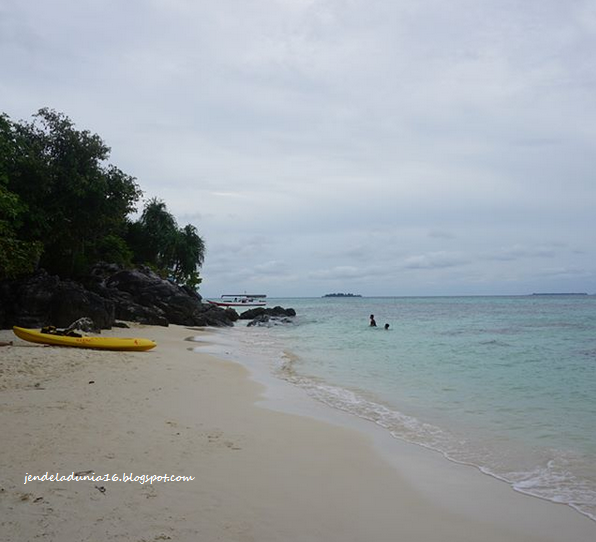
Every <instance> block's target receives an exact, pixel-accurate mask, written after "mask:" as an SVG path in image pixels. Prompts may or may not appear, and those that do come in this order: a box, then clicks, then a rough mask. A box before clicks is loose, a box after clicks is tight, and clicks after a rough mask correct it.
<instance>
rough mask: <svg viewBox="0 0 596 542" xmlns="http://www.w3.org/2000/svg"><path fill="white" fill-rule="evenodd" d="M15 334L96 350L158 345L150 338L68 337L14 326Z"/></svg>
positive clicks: (148, 347) (35, 340) (46, 342)
mask: <svg viewBox="0 0 596 542" xmlns="http://www.w3.org/2000/svg"><path fill="white" fill-rule="evenodd" d="M12 330H13V332H14V334H15V335H16V336H17V337H18V338H19V339H23V340H24V341H29V342H32V343H38V344H49V345H52V346H71V347H75V348H92V349H95V350H121V351H128V352H142V351H145V350H151V348H155V347H156V346H157V345H156V344H155V342H153V341H152V340H150V339H140V338H130V339H129V338H123V337H67V336H65V335H52V334H51V333H41V332H40V331H37V330H35V329H26V328H23V327H16V326H15V327H13V328H12Z"/></svg>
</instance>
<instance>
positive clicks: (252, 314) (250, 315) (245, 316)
mask: <svg viewBox="0 0 596 542" xmlns="http://www.w3.org/2000/svg"><path fill="white" fill-rule="evenodd" d="M264 314H265V315H267V316H290V317H292V316H296V311H295V310H294V309H284V308H283V307H280V306H277V307H273V308H272V309H266V308H264V307H257V308H255V309H249V310H247V311H245V312H243V313H242V314H241V315H240V317H239V318H240V319H241V320H253V319H254V318H256V317H257V316H261V315H264Z"/></svg>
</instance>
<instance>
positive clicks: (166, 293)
mask: <svg viewBox="0 0 596 542" xmlns="http://www.w3.org/2000/svg"><path fill="white" fill-rule="evenodd" d="M82 317H89V318H91V320H92V321H93V323H94V324H95V326H96V327H97V328H102V329H108V328H110V327H111V326H112V325H113V324H114V322H115V320H116V319H118V320H128V321H134V322H139V323H142V324H149V325H161V326H167V325H168V324H170V323H172V324H178V325H187V326H229V325H232V324H233V322H234V321H235V320H237V319H238V314H237V313H236V312H235V311H234V310H230V309H222V308H219V307H216V306H213V305H206V304H203V303H202V298H201V296H200V295H199V294H198V293H196V292H195V291H193V290H191V289H190V288H185V287H181V286H178V285H176V284H173V283H171V282H169V281H167V280H164V279H162V278H160V277H159V276H158V275H157V274H155V273H154V272H153V271H151V270H150V269H148V268H139V269H134V270H122V269H119V268H118V267H117V266H113V265H106V264H101V265H98V266H96V268H95V269H94V270H93V271H92V273H91V275H90V276H89V277H87V278H85V279H84V280H83V281H81V283H77V282H74V281H70V280H61V279H59V278H58V277H55V276H51V275H48V274H47V273H46V272H45V271H39V272H37V273H36V274H34V275H32V276H30V277H28V278H26V279H22V280H18V281H5V282H3V283H0V327H2V328H7V327H11V326H14V325H17V326H22V327H33V328H35V327H43V326H47V325H53V326H56V327H67V326H69V325H70V324H71V323H72V322H74V321H75V320H78V319H79V318H82Z"/></svg>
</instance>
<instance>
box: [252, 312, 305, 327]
mask: <svg viewBox="0 0 596 542" xmlns="http://www.w3.org/2000/svg"><path fill="white" fill-rule="evenodd" d="M293 323H294V321H293V320H292V319H291V318H289V317H287V316H283V317H281V316H269V315H268V314H261V315H259V316H257V317H256V318H254V319H253V320H251V321H250V322H248V324H247V327H252V326H259V327H261V326H264V327H272V326H279V325H282V324H293Z"/></svg>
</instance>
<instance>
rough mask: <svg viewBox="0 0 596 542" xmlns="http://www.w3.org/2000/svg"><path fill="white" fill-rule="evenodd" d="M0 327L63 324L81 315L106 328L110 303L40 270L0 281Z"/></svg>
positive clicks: (111, 308) (110, 315)
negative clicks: (28, 274)
mask: <svg viewBox="0 0 596 542" xmlns="http://www.w3.org/2000/svg"><path fill="white" fill-rule="evenodd" d="M0 306H2V307H4V311H3V313H4V314H3V321H2V322H0V323H1V327H12V326H22V327H28V328H37V327H43V326H47V325H53V326H56V327H67V326H69V325H70V324H71V323H72V322H73V321H75V320H78V319H79V318H82V317H89V318H91V319H92V320H93V322H94V324H95V326H96V328H110V327H111V325H112V323H113V321H114V305H113V303H111V302H110V301H109V300H106V299H104V298H102V297H101V296H99V295H97V294H94V293H93V292H89V291H88V290H86V289H85V288H84V287H83V286H82V285H80V284H78V283H76V282H73V281H62V280H60V279H59V278H58V277H56V276H51V275H49V274H48V273H46V272H45V271H43V270H40V271H38V272H36V273H34V274H33V275H31V276H29V277H26V278H24V279H20V280H13V281H4V282H3V283H2V284H1V285H0Z"/></svg>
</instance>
